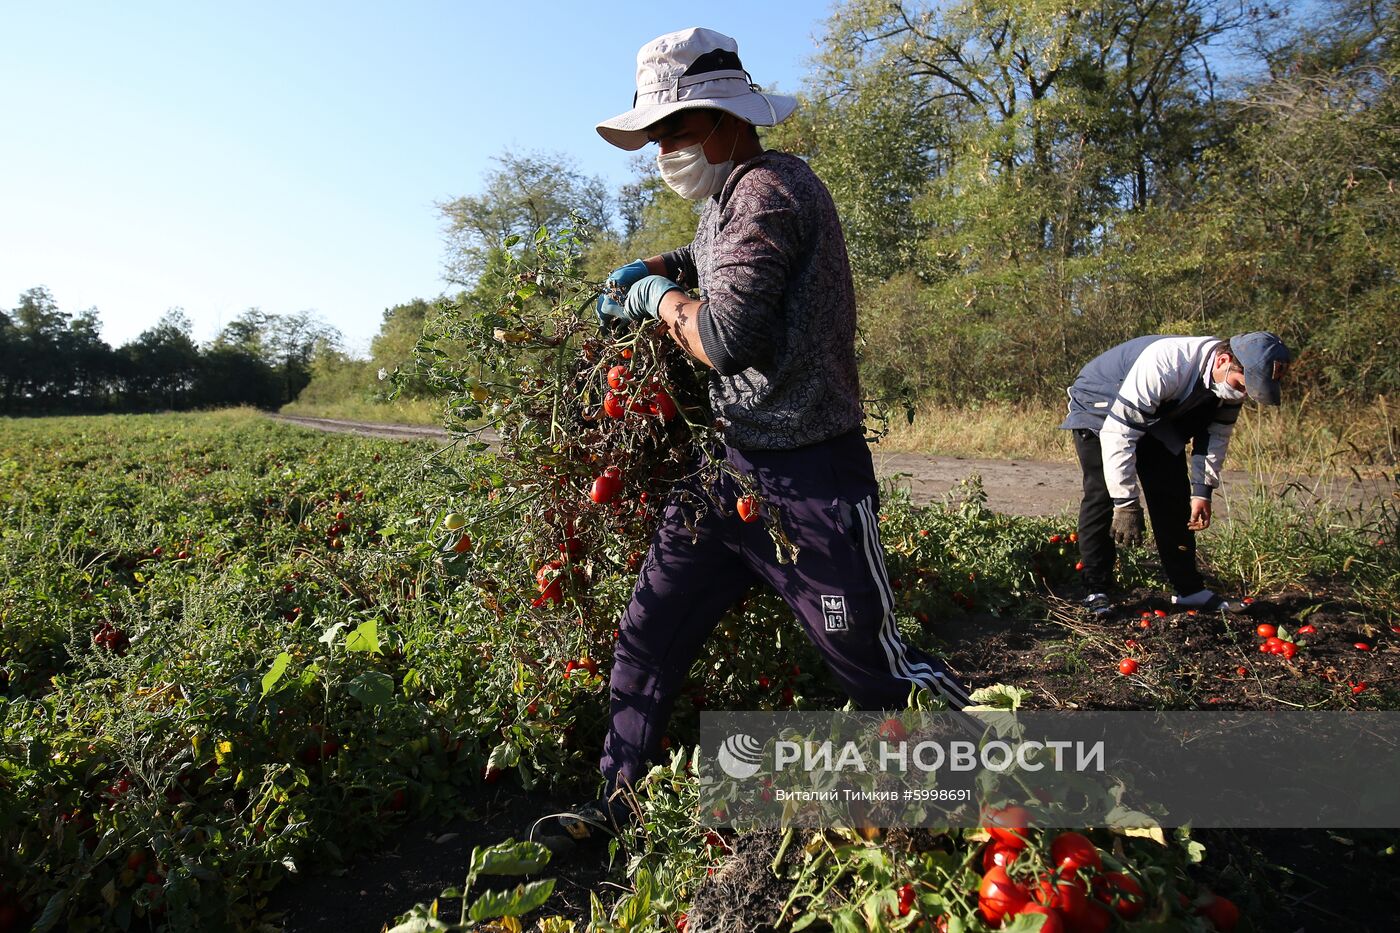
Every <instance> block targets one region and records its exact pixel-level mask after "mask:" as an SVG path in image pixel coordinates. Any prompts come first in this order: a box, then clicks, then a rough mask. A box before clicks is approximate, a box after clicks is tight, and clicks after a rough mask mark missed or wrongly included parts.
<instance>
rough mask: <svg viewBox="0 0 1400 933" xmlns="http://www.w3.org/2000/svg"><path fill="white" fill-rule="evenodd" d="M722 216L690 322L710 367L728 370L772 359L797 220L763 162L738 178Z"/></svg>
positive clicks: (796, 245)
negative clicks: (710, 268)
mask: <svg viewBox="0 0 1400 933" xmlns="http://www.w3.org/2000/svg"><path fill="white" fill-rule="evenodd" d="M724 214H725V216H724V217H723V219H722V221H721V224H720V229H719V232H718V234H717V235H716V237H715V241H714V244H713V247H712V249H713V254H712V255H713V257H714V270H713V274H712V276H711V278H710V280H709V281H707V282H706V283H705V294H704V296H703V298H704V301H705V304H704V306H703V307H702V308H701V310H700V313H699V315H698V318H697V321H696V324H697V327H698V328H699V331H700V342H701V344H702V345H703V346H704V348H705V354H706V356H708V357H709V358H710V362H711V364H713V366H714V368H715V371H716V372H717V373H719V374H720V375H722V376H732V375H735V374H737V373H740V372H743V371H744V370H745V369H749V368H751V367H755V366H762V365H763V364H764V363H765V362H767V361H768V360H770V359H771V358H772V354H773V350H774V344H775V341H776V339H777V337H776V335H777V334H778V333H779V331H780V330H781V327H782V319H783V314H784V300H785V297H786V295H787V292H788V285H789V278H790V276H791V275H792V271H793V269H794V268H795V266H796V265H797V258H798V256H799V255H800V253H801V250H802V242H803V220H802V210H801V205H799V204H798V203H797V201H796V199H795V198H794V197H793V195H792V193H791V192H790V191H788V190H787V188H786V187H785V186H784V185H783V184H782V182H781V180H780V179H779V178H777V176H776V175H775V173H773V172H771V171H767V170H765V169H762V168H756V169H754V170H753V171H750V172H748V173H747V174H746V175H745V176H744V177H743V178H741V179H740V180H739V182H738V183H737V184H736V185H735V187H734V190H733V192H732V194H731V195H730V198H729V201H728V202H727V203H726V205H725V207H724Z"/></svg>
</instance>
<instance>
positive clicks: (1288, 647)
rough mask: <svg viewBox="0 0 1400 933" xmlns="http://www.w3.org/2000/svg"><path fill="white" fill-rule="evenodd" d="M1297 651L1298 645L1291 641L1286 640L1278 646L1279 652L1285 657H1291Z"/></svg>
mask: <svg viewBox="0 0 1400 933" xmlns="http://www.w3.org/2000/svg"><path fill="white" fill-rule="evenodd" d="M1297 653H1298V646H1297V645H1295V644H1293V642H1291V641H1286V642H1284V643H1283V644H1282V645H1280V646H1279V654H1281V655H1283V656H1284V657H1285V658H1291V657H1293V656H1294V655H1295V654H1297Z"/></svg>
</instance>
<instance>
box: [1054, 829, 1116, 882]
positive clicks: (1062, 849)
mask: <svg viewBox="0 0 1400 933" xmlns="http://www.w3.org/2000/svg"><path fill="white" fill-rule="evenodd" d="M1050 864H1051V865H1053V866H1054V867H1055V869H1056V870H1057V871H1058V872H1059V873H1060V874H1062V875H1073V874H1074V873H1075V872H1077V871H1079V870H1080V869H1081V868H1092V869H1094V870H1095V871H1102V870H1103V859H1102V858H1100V857H1099V850H1098V848H1097V847H1095V845H1094V844H1093V843H1092V842H1090V841H1089V837H1088V836H1085V835H1083V834H1081V833H1074V832H1068V833H1060V834H1059V835H1058V836H1056V837H1055V841H1054V842H1052V843H1050Z"/></svg>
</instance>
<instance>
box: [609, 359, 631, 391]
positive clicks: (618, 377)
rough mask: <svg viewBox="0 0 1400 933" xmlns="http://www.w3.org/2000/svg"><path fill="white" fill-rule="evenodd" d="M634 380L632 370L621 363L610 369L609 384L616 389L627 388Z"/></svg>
mask: <svg viewBox="0 0 1400 933" xmlns="http://www.w3.org/2000/svg"><path fill="white" fill-rule="evenodd" d="M631 380H632V371H631V370H629V369H628V368H627V367H626V366H623V365H622V364H621V363H619V364H618V365H616V366H614V367H613V368H612V369H610V370H608V385H610V386H612V387H613V388H614V389H622V388H626V386H627V383H628V382H630V381H631Z"/></svg>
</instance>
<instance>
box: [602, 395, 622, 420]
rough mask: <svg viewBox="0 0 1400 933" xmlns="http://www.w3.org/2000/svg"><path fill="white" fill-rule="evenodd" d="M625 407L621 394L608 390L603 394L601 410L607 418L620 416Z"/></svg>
mask: <svg viewBox="0 0 1400 933" xmlns="http://www.w3.org/2000/svg"><path fill="white" fill-rule="evenodd" d="M626 410H627V409H626V407H625V406H624V405H623V402H622V396H620V395H617V394H615V393H613V392H609V393H608V394H607V395H605V396H603V412H604V413H605V414H606V415H607V416H608V417H609V418H621V417H622V414H623V412H625V411H626Z"/></svg>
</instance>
